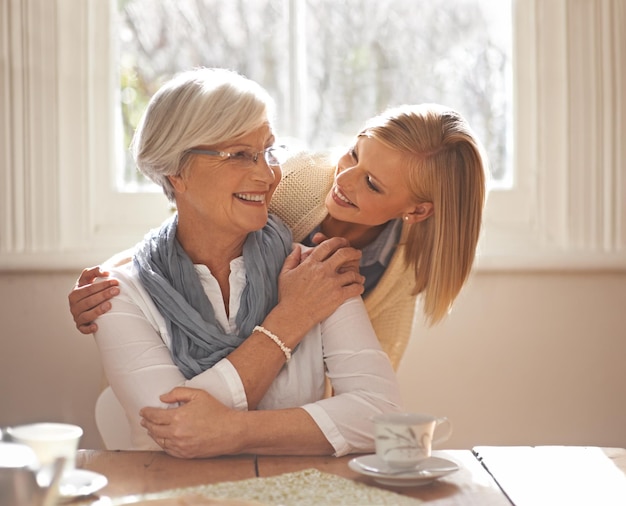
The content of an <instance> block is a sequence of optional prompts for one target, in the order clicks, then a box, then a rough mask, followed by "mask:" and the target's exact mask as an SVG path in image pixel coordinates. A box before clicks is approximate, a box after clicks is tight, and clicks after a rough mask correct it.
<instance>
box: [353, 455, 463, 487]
mask: <svg viewBox="0 0 626 506" xmlns="http://www.w3.org/2000/svg"><path fill="white" fill-rule="evenodd" d="M348 466H349V467H350V469H352V470H353V471H356V472H357V473H359V474H362V475H364V476H369V477H371V478H374V480H375V481H377V482H378V483H380V484H382V485H392V486H394V487H417V486H421V485H427V484H428V483H432V482H433V481H435V480H437V479H439V478H442V477H443V476H447V475H448V474H451V473H453V472H455V471H458V469H459V466H458V465H457V464H455V463H454V462H452V461H450V460H446V459H442V458H439V457H429V458H427V459H426V460H424V461H423V462H420V464H419V466H418V467H417V468H416V469H414V470H413V469H410V470H407V471H406V472H402V473H401V474H394V473H397V472H398V471H397V470H395V469H391V468H390V467H389V466H388V465H387V464H386V463H385V462H383V461H382V459H380V458H379V457H378V456H377V455H376V454H374V455H363V456H362V457H356V458H354V459H352V460H351V461H350V462H348Z"/></svg>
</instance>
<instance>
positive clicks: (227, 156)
mask: <svg viewBox="0 0 626 506" xmlns="http://www.w3.org/2000/svg"><path fill="white" fill-rule="evenodd" d="M277 149H282V150H286V149H287V146H285V145H282V144H281V145H278V146H270V147H269V148H265V149H262V150H261V151H256V152H254V153H251V154H252V158H250V159H249V160H250V161H252V162H253V163H254V164H255V165H256V163H257V162H258V160H259V155H260V154H261V153H263V159H264V160H265V162H266V163H267V164H268V165H269V166H272V167H275V166H280V162H278V163H271V162H270V161H269V160H268V159H267V154H268V153H271V151H272V150H277ZM242 151H244V150H242ZM187 153H193V154H197V155H208V156H219V157H220V158H225V159H227V160H230V159H233V157H234V156H235V155H236V154H237V153H230V152H228V151H214V150H212V149H196V148H192V149H188V150H187Z"/></svg>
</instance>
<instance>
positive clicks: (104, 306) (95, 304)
mask: <svg viewBox="0 0 626 506" xmlns="http://www.w3.org/2000/svg"><path fill="white" fill-rule="evenodd" d="M108 275H109V273H108V272H107V271H102V270H100V267H99V266H96V267H91V268H89V269H85V270H83V272H82V273H81V275H80V277H79V278H78V281H76V285H75V286H74V288H73V289H72V291H71V292H70V293H69V295H68V296H67V299H68V301H69V304H70V312H71V313H72V316H73V317H74V323H76V328H77V329H78V330H79V331H80V332H81V333H83V334H93V333H94V332H96V331H97V330H98V325H96V323H95V322H94V320H95V319H96V318H97V317H98V316H100V315H102V314H104V313H106V312H107V311H108V310H109V309H111V303H110V302H109V299H111V298H113V297H115V296H116V295H118V294H119V293H120V289H119V287H118V285H119V282H118V281H117V280H116V279H113V278H111V279H105V280H102V281H97V282H94V280H95V279H96V278H102V277H107V276H108Z"/></svg>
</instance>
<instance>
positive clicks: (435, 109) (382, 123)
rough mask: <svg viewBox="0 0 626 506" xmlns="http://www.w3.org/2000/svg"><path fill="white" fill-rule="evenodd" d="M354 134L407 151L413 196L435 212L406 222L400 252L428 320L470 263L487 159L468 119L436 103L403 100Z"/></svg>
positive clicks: (447, 303) (443, 311) (443, 309)
mask: <svg viewBox="0 0 626 506" xmlns="http://www.w3.org/2000/svg"><path fill="white" fill-rule="evenodd" d="M359 135H365V136H368V137H371V138H374V139H376V140H378V141H380V142H382V143H383V144H385V145H386V146H388V147H390V148H392V149H394V150H396V151H399V152H401V153H403V154H405V155H406V160H407V168H408V171H407V182H408V187H409V189H410V191H411V192H412V194H413V196H414V198H415V201H416V202H432V204H433V215H432V216H430V217H429V218H427V219H426V220H424V221H421V222H417V223H413V224H410V225H405V227H404V228H403V235H402V238H401V243H402V244H403V245H404V259H405V262H406V264H407V265H408V266H410V267H412V268H413V271H414V273H415V289H414V293H415V294H422V299H423V311H424V315H425V317H426V321H427V323H428V324H430V325H432V324H435V323H437V322H439V321H441V320H442V319H443V318H444V317H445V316H446V315H447V314H448V313H449V311H450V308H451V307H452V304H453V302H454V300H455V299H456V297H457V295H458V294H459V292H460V291H461V288H462V287H463V285H464V283H465V281H466V280H467V278H468V276H469V273H470V271H471V268H472V264H473V262H474V257H475V255H476V247H477V244H478V239H479V236H480V229H481V224H482V213H483V208H484V204H485V198H486V158H485V156H484V154H483V149H482V146H481V145H480V143H479V141H478V140H477V138H476V136H475V135H474V133H473V132H472V130H471V128H470V126H469V125H468V124H467V122H466V121H465V120H464V119H463V118H462V117H461V116H460V115H459V114H458V113H457V112H455V111H453V110H451V109H449V108H446V107H444V106H441V105H437V104H421V105H416V106H408V105H405V106H400V107H396V108H392V109H389V110H387V111H385V112H384V113H382V114H381V115H379V116H376V117H375V118H372V119H371V120H370V121H368V122H367V124H366V125H365V128H364V129H363V130H362V131H361V133H360V134H359Z"/></svg>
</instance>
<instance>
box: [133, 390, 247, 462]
mask: <svg viewBox="0 0 626 506" xmlns="http://www.w3.org/2000/svg"><path fill="white" fill-rule="evenodd" d="M161 401H163V402H166V403H168V404H176V403H178V404H180V406H179V407H176V408H171V409H162V408H149V407H147V408H143V409H142V410H141V411H140V415H141V416H142V420H141V425H142V426H143V427H145V428H146V429H147V431H148V434H149V435H150V437H151V438H152V439H154V440H155V441H156V443H157V444H158V445H159V446H160V447H161V448H163V450H165V452H167V453H168V454H170V455H172V456H174V457H180V458H186V459H191V458H198V457H215V456H218V455H228V454H233V453H238V452H239V450H240V449H239V448H238V446H237V445H238V443H239V442H241V441H242V440H243V439H242V437H241V436H242V434H240V433H239V431H240V430H242V429H243V426H242V424H241V423H240V420H239V418H240V415H241V413H240V412H238V411H235V410H232V409H230V408H228V407H226V406H224V404H222V403H221V402H219V401H218V400H217V399H216V398H215V397H213V396H212V395H211V394H209V393H207V392H206V391H204V390H198V389H195V388H187V387H177V388H174V389H173V390H172V391H170V392H168V393H167V394H164V395H162V396H161Z"/></svg>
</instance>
